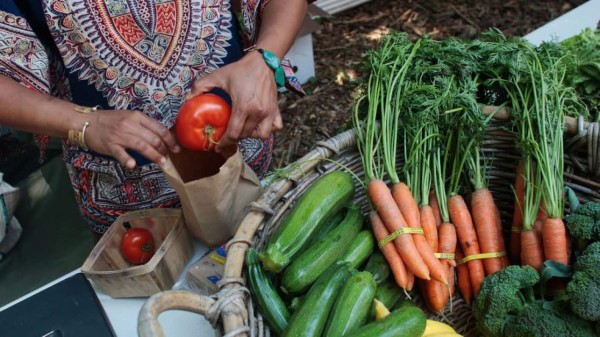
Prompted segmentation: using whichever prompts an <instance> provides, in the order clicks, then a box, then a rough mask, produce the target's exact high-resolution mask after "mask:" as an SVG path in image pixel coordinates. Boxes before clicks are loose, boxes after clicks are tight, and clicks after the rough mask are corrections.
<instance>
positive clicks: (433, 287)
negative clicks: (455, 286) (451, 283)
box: [418, 280, 450, 314]
mask: <svg viewBox="0 0 600 337" xmlns="http://www.w3.org/2000/svg"><path fill="white" fill-rule="evenodd" d="M418 281H419V282H418V284H419V288H421V292H422V293H423V299H424V300H425V305H427V308H429V310H431V311H432V312H434V313H436V314H441V313H442V312H443V311H444V307H445V306H446V304H447V303H448V300H449V299H450V294H449V292H448V287H447V286H446V285H444V284H442V283H440V282H438V281H436V280H430V281H425V280H418Z"/></svg>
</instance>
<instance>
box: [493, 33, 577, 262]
mask: <svg viewBox="0 0 600 337" xmlns="http://www.w3.org/2000/svg"><path fill="white" fill-rule="evenodd" d="M512 57H514V58H515V60H517V59H518V61H519V64H520V65H523V66H524V67H523V69H520V70H522V71H517V72H514V73H511V74H510V76H508V78H506V79H505V80H504V81H502V82H501V83H502V85H503V87H504V89H505V90H506V92H507V93H509V97H510V103H511V108H512V115H513V118H514V119H515V120H516V121H517V123H516V130H517V136H518V140H519V149H520V151H521V155H522V164H520V166H519V167H518V168H517V177H516V180H515V213H514V216H513V228H514V232H518V231H519V230H520V231H521V232H520V235H517V233H513V234H512V235H511V256H513V262H514V263H519V262H520V263H521V264H524V265H531V266H532V267H534V268H536V269H537V270H540V269H541V267H542V264H543V262H544V261H545V260H554V261H557V262H561V263H563V264H568V263H569V238H568V235H567V231H566V227H565V225H564V222H563V209H564V196H563V188H564V179H563V173H564V159H563V156H564V144H563V135H564V129H565V124H564V119H565V115H566V112H567V110H568V109H570V108H572V107H573V105H572V104H569V99H570V91H569V89H568V88H567V87H566V86H565V85H564V84H563V80H564V76H565V74H566V71H567V68H568V67H567V66H566V63H565V59H564V58H562V57H560V56H558V55H555V54H553V52H552V50H544V46H542V47H540V49H539V50H536V49H534V48H533V47H531V46H529V45H525V46H523V48H520V49H519V50H518V51H517V52H515V53H513V55H512ZM517 203H518V204H517ZM521 221H522V222H521ZM519 250H520V256H518V251H519ZM519 259H520V261H519Z"/></svg>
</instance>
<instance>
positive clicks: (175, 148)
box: [173, 145, 181, 153]
mask: <svg viewBox="0 0 600 337" xmlns="http://www.w3.org/2000/svg"><path fill="white" fill-rule="evenodd" d="M179 151H181V147H179V145H175V146H174V147H173V152H175V153H178V152H179Z"/></svg>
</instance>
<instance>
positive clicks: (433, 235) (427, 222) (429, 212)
mask: <svg viewBox="0 0 600 337" xmlns="http://www.w3.org/2000/svg"><path fill="white" fill-rule="evenodd" d="M420 214H421V216H420V218H421V228H423V234H424V235H425V240H427V243H428V244H429V246H430V247H431V249H432V250H433V251H434V252H437V250H438V226H437V225H436V222H435V221H436V220H435V216H434V214H433V209H432V208H431V206H429V205H424V206H421V209H420Z"/></svg>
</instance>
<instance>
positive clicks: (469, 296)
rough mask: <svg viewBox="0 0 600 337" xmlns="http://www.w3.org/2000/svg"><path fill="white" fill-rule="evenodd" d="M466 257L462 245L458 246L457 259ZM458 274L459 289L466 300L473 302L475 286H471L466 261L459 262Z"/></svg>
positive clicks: (468, 302) (469, 302)
mask: <svg viewBox="0 0 600 337" xmlns="http://www.w3.org/2000/svg"><path fill="white" fill-rule="evenodd" d="M464 257H465V256H464V254H463V252H462V249H461V248H460V246H458V247H456V260H458V261H460V260H462V259H463V258H464ZM456 274H457V279H458V289H459V290H460V293H461V294H462V297H463V299H464V300H465V302H466V303H467V304H471V301H472V300H473V288H472V287H471V277H469V267H468V266H467V265H466V264H465V263H462V264H459V265H458V266H457V267H456Z"/></svg>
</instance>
